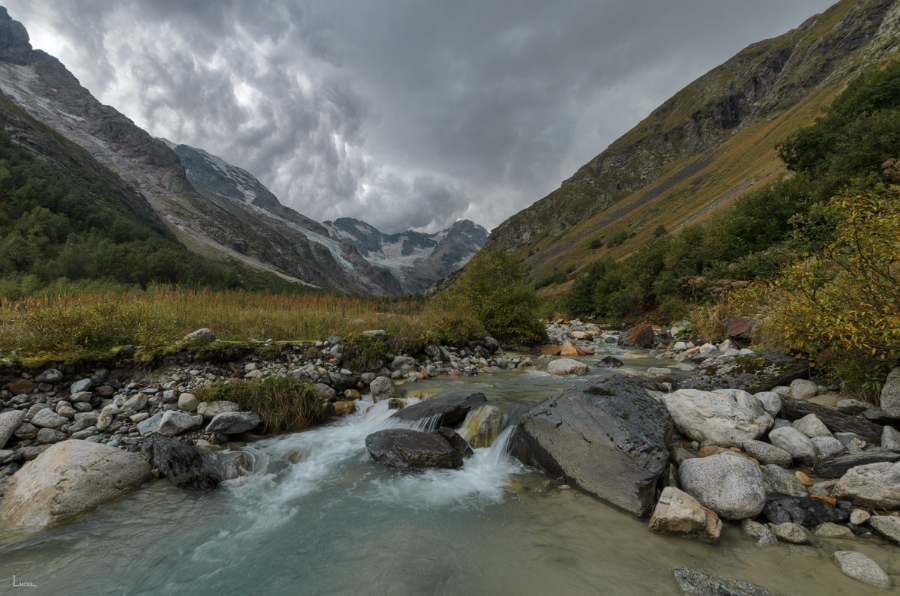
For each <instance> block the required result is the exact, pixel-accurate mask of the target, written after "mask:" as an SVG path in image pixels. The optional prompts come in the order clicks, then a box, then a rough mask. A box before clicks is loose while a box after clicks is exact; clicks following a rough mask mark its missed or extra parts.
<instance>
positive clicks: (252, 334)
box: [0, 286, 470, 352]
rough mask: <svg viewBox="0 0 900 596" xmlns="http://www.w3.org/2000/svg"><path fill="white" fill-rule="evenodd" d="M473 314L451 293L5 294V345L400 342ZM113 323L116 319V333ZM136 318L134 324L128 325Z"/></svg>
mask: <svg viewBox="0 0 900 596" xmlns="http://www.w3.org/2000/svg"><path fill="white" fill-rule="evenodd" d="M125 314H127V315H128V316H124V315H125ZM468 318H470V316H469V315H468V314H467V313H465V312H464V310H463V309H462V308H461V307H459V306H458V305H457V304H455V303H454V302H453V301H452V300H449V299H444V298H441V299H425V298H420V297H412V296H409V297H403V298H384V299H370V298H359V297H351V296H342V295H335V294H325V295H307V296H284V295H272V294H258V293H251V292H242V291H222V292H217V291H211V290H189V289H184V288H178V287H172V286H152V287H150V288H149V289H148V290H145V291H140V290H135V291H128V292H124V293H117V294H114V293H99V292H93V293H86V294H75V295H60V296H50V297H43V298H26V299H22V300H17V301H10V300H6V299H0V347H2V348H3V349H19V350H24V351H26V352H27V351H47V350H60V351H64V350H73V349H87V348H102V347H111V345H113V344H116V345H122V344H124V343H132V344H135V345H142V344H144V343H161V342H167V341H174V340H178V339H182V338H183V337H184V336H185V335H186V334H188V333H190V332H191V331H194V330H195V329H198V328H201V327H208V328H210V329H212V330H213V332H214V333H215V334H216V337H217V338H218V339H221V340H226V341H249V340H266V339H274V340H276V341H279V340H293V341H309V340H315V339H322V338H325V337H327V336H329V335H346V334H348V333H351V332H360V331H363V330H365V329H384V330H385V331H387V333H388V335H390V336H391V337H392V338H394V340H395V341H400V342H413V343H415V342H421V341H424V339H425V334H426V332H427V331H429V330H431V329H432V328H434V327H438V328H443V327H446V326H447V321H464V320H467V319H468ZM111 320H115V321H116V322H117V323H116V325H115V329H114V332H111V331H110V330H109V328H110V324H109V323H110V321H111ZM129 322H132V323H134V324H133V325H131V326H130V327H129V326H128V323H129Z"/></svg>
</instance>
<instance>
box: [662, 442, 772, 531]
mask: <svg viewBox="0 0 900 596" xmlns="http://www.w3.org/2000/svg"><path fill="white" fill-rule="evenodd" d="M678 481H679V483H680V484H681V488H682V490H684V492H686V493H688V494H689V495H691V496H692V497H694V498H695V499H697V500H698V501H699V502H700V504H701V505H703V506H704V507H707V508H709V509H712V510H713V511H715V512H716V513H717V514H718V515H719V516H720V517H724V518H725V519H744V518H745V517H754V516H756V515H758V514H759V512H760V511H762V509H763V506H765V504H766V490H765V487H764V485H763V476H762V472H760V469H759V468H758V467H757V466H756V464H754V463H753V462H752V461H750V460H749V459H747V458H746V457H742V456H740V455H737V454H735V453H721V454H719V455H713V456H710V457H703V458H696V459H689V460H687V461H686V462H684V463H683V464H681V466H680V467H679V468H678Z"/></svg>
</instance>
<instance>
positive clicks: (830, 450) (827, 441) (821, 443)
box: [811, 437, 844, 459]
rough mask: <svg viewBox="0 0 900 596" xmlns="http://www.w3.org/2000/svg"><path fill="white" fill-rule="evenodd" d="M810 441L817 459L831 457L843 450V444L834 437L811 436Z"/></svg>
mask: <svg viewBox="0 0 900 596" xmlns="http://www.w3.org/2000/svg"><path fill="white" fill-rule="evenodd" d="M811 441H812V442H813V445H815V446H816V457H818V459H831V458H832V457H837V456H838V455H840V454H841V453H843V452H844V444H843V443H841V442H840V441H838V440H837V439H835V438H834V437H813V438H812V439H811Z"/></svg>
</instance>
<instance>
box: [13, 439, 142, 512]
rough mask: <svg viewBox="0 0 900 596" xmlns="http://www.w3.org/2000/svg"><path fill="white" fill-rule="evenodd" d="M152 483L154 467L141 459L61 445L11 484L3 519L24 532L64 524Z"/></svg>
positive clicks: (82, 444) (101, 448) (103, 448)
mask: <svg viewBox="0 0 900 596" xmlns="http://www.w3.org/2000/svg"><path fill="white" fill-rule="evenodd" d="M149 477H150V464H148V463H147V462H146V460H144V458H143V457H142V456H141V455H140V454H138V453H129V452H128V451H123V450H121V449H116V448H115V447H109V446H108V445H103V444H101V443H89V442H87V441H79V440H76V439H72V440H68V441H63V442H61V443H57V444H55V445H53V446H52V447H50V448H49V449H47V450H46V451H44V452H43V453H41V454H40V455H39V456H38V457H37V458H36V459H34V460H33V461H30V462H28V463H26V464H25V465H24V466H23V467H22V469H21V470H19V471H18V472H17V473H16V474H15V475H14V476H13V477H12V478H10V480H8V481H7V484H6V495H5V498H4V499H3V502H2V505H0V518H2V519H4V520H6V521H7V522H9V523H12V524H16V525H20V526H50V525H55V524H59V523H63V522H66V521H68V520H70V519H72V518H73V517H75V516H77V515H78V514H79V513H82V512H84V511H87V510H89V509H93V508H94V507H97V506H98V505H100V504H102V503H106V502H107V501H111V500H113V499H115V498H117V497H120V496H122V495H124V494H126V493H128V492H131V491H132V490H134V489H136V488H137V487H138V486H140V484H141V483H142V482H143V481H144V480H147V479H148V478H149Z"/></svg>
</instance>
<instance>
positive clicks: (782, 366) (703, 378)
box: [676, 352, 809, 393]
mask: <svg viewBox="0 0 900 596" xmlns="http://www.w3.org/2000/svg"><path fill="white" fill-rule="evenodd" d="M808 374H809V367H808V366H807V365H806V364H803V363H802V362H800V361H798V360H794V359H793V358H791V357H790V356H787V355H786V354H782V353H780V352H757V353H756V354H754V355H753V356H720V357H718V358H715V359H707V360H704V361H703V364H702V365H701V366H700V367H698V368H697V369H695V370H693V371H691V372H689V373H687V374H686V375H684V376H683V377H681V378H680V379H677V380H676V386H677V388H678V389H700V390H703V391H711V390H714V389H720V388H728V389H742V390H744V391H747V392H749V393H759V392H760V391H768V390H769V389H771V388H772V387H776V386H778V385H787V384H788V383H790V382H791V381H792V380H794V379H798V378H800V377H805V376H807V375H808Z"/></svg>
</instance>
